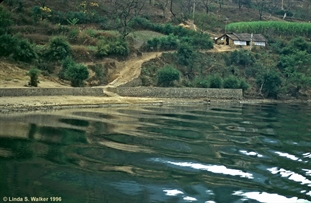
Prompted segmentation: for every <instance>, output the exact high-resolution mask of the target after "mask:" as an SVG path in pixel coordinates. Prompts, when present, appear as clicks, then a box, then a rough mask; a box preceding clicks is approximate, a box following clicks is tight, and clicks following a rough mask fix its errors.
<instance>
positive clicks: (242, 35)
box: [223, 33, 268, 42]
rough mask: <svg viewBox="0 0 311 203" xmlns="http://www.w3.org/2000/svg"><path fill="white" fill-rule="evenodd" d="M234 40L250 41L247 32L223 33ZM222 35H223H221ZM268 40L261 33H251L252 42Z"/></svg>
mask: <svg viewBox="0 0 311 203" xmlns="http://www.w3.org/2000/svg"><path fill="white" fill-rule="evenodd" d="M225 35H227V36H228V37H229V38H231V39H232V40H234V41H237V40H238V41H251V34H249V33H227V34H225ZM223 36H224V35H223ZM267 41H268V40H267V39H266V38H265V37H264V36H263V35H262V34H253V42H267Z"/></svg>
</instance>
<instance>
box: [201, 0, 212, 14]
mask: <svg viewBox="0 0 311 203" xmlns="http://www.w3.org/2000/svg"><path fill="white" fill-rule="evenodd" d="M202 4H203V6H204V8H205V13H206V14H208V12H209V7H210V4H211V0H202Z"/></svg>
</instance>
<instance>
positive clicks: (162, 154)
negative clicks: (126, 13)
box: [0, 104, 311, 203]
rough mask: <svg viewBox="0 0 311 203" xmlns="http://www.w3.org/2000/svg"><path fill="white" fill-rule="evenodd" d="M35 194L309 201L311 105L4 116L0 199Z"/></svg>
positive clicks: (81, 198)
mask: <svg viewBox="0 0 311 203" xmlns="http://www.w3.org/2000/svg"><path fill="white" fill-rule="evenodd" d="M31 197H38V198H39V197H41V198H51V199H48V200H49V202H52V200H54V201H57V200H60V199H56V198H58V197H59V198H61V200H62V202H65V203H67V202H69V203H70V202H72V203H77V202H78V203H79V202H81V203H82V202H83V203H85V202H107V203H108V202H109V203H123V202H124V203H135V202H137V203H149V202H168V203H174V202H178V203H179V202H200V203H201V202H205V203H227V202H228V203H242V202H244V203H246V202H249V203H258V202H265V203H294V202H295V203H296V202H299V203H302V202H311V106H310V105H306V104H299V105H285V104H256V105H251V104H243V105H242V104H236V105H218V106H217V105H215V106H209V105H193V106H161V107H157V106H142V107H111V108H98V109H70V110H61V111H49V112H28V113H18V114H17V113H10V114H0V202H1V201H2V200H8V199H9V198H11V199H12V198H21V199H22V200H23V201H24V202H25V200H27V199H26V198H28V200H29V199H30V198H31ZM5 198H7V199H5ZM52 198H54V199H52Z"/></svg>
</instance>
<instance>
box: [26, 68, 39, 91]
mask: <svg viewBox="0 0 311 203" xmlns="http://www.w3.org/2000/svg"><path fill="white" fill-rule="evenodd" d="M40 73H41V71H40V70H39V69H37V68H32V69H30V70H29V72H28V75H29V76H30V80H29V83H28V84H29V85H30V86H33V87H37V86H38V83H39V80H38V79H39V75H40Z"/></svg>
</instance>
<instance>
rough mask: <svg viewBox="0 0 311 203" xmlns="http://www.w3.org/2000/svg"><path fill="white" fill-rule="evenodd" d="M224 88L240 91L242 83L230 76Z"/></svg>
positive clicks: (225, 81)
mask: <svg viewBox="0 0 311 203" xmlns="http://www.w3.org/2000/svg"><path fill="white" fill-rule="evenodd" d="M223 86H224V88H230V89H238V88H239V87H240V81H239V79H238V78H236V77H234V76H229V77H228V78H225V79H224V82H223Z"/></svg>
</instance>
